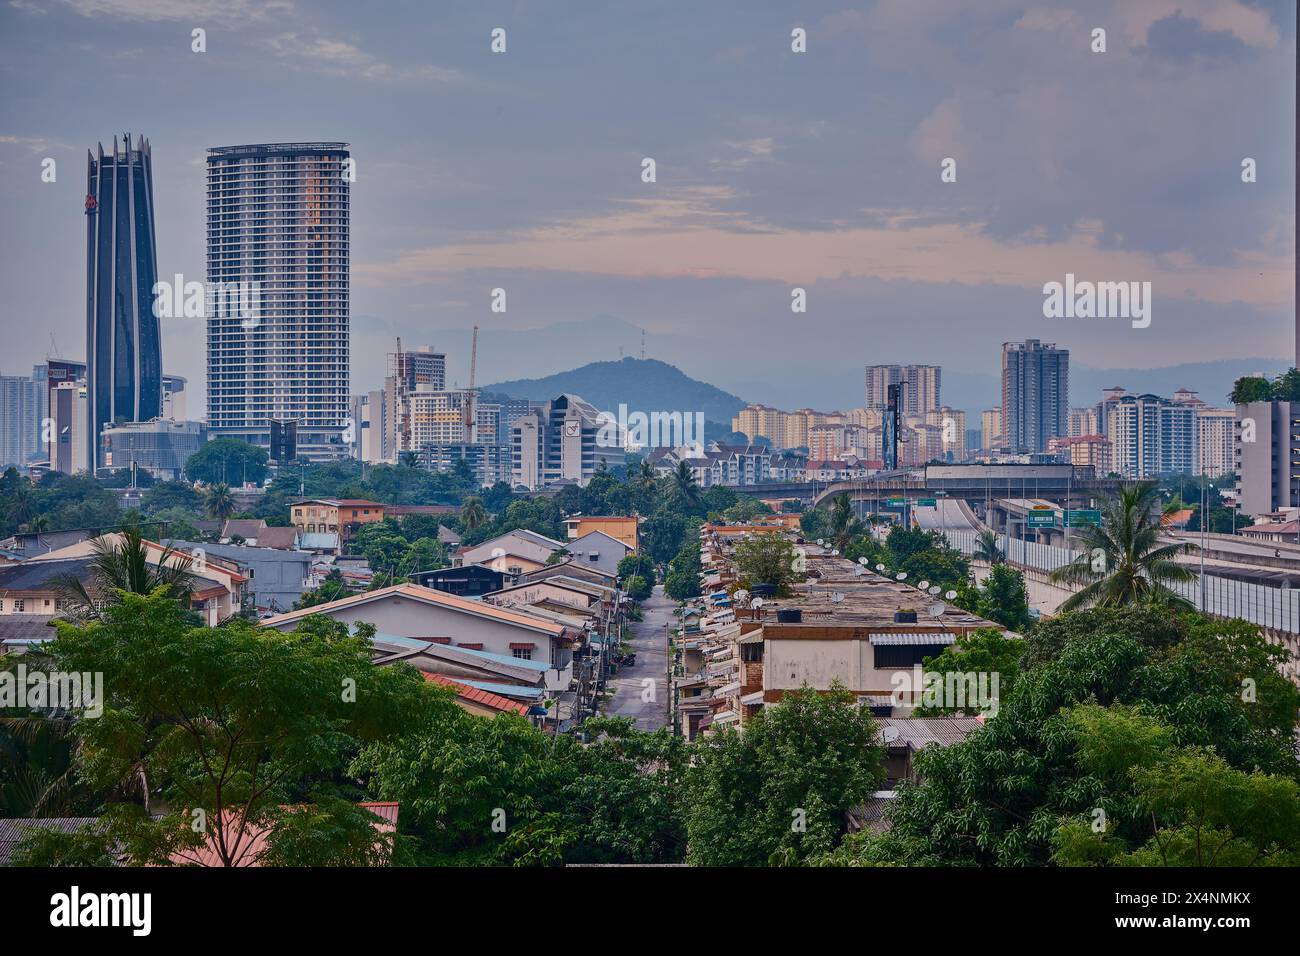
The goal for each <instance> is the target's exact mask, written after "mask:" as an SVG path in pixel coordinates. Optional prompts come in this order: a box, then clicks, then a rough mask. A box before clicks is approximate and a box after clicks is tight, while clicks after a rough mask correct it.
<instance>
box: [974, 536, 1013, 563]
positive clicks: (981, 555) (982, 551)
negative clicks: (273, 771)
mask: <svg viewBox="0 0 1300 956" xmlns="http://www.w3.org/2000/svg"><path fill="white" fill-rule="evenodd" d="M972 557H973V558H974V559H975V560H976V561H984V562H987V563H988V564H1001V563H1002V562H1003V561H1005V560H1006V555H1005V554H1003V553H1002V549H1001V548H1000V547H998V536H997V534H996V533H995V532H993V531H981V532H980V535H979V538H977V539H976V541H975V553H974V554H973V555H972Z"/></svg>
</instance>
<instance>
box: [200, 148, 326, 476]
mask: <svg viewBox="0 0 1300 956" xmlns="http://www.w3.org/2000/svg"><path fill="white" fill-rule="evenodd" d="M349 156H350V154H349V152H348V144H347V143H266V144H258V145H249V146H226V147H218V148H213V149H209V150H208V162H207V166H208V285H209V293H210V296H211V293H212V292H213V290H218V289H240V290H244V291H247V292H249V293H250V294H251V290H253V289H257V290H258V294H257V295H256V299H255V302H256V309H255V314H254V315H251V316H250V315H244V314H240V312H239V311H238V310H231V309H218V310H213V309H211V308H210V309H209V314H208V424H209V427H210V428H211V430H212V431H213V432H214V433H216V434H218V435H229V436H232V437H236V438H241V439H243V440H245V441H249V442H252V443H254V444H258V445H262V446H263V447H269V445H270V441H271V424H270V423H271V422H272V421H279V422H294V423H296V425H297V441H298V454H299V455H300V456H301V457H303V458H306V459H327V458H340V457H344V456H346V455H348V454H350V453H351V449H350V448H349V447H348V445H347V444H345V442H344V437H345V433H346V431H347V418H348V416H349V412H350V411H351V393H350V391H349V389H348V374H349V358H350V351H349V349H350V340H351V323H350V315H351V312H350V282H349V263H350V259H351V247H350V230H351V227H350V221H351V208H350V178H349V176H348V175H347V171H348V169H349V168H350V166H349V162H350V159H349Z"/></svg>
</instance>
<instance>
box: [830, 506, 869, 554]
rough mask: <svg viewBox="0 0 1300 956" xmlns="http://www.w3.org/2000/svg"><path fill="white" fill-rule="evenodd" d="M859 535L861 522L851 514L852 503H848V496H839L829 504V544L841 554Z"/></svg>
mask: <svg viewBox="0 0 1300 956" xmlns="http://www.w3.org/2000/svg"><path fill="white" fill-rule="evenodd" d="M860 534H862V522H861V521H859V520H858V518H857V515H855V514H854V513H853V503H852V502H850V501H849V496H848V495H839V496H838V497H837V498H836V499H835V501H834V502H833V503H832V504H831V524H830V539H831V543H832V544H833V545H834V547H835V549H836V550H837V551H839V552H841V553H843V552H844V551H846V550H848V547H849V545H850V544H851V543H852V541H853V539H854V538H856V537H858V536H859V535H860Z"/></svg>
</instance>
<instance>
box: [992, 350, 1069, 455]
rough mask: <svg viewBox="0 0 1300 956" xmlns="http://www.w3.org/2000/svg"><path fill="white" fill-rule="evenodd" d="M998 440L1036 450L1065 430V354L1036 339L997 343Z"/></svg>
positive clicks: (1009, 448) (1062, 435) (1022, 450)
mask: <svg viewBox="0 0 1300 956" xmlns="http://www.w3.org/2000/svg"><path fill="white" fill-rule="evenodd" d="M1002 429H1003V431H1002V444H1003V445H1004V446H1005V447H1006V449H1007V451H1010V452H1012V453H1014V454H1024V453H1026V452H1041V451H1043V450H1045V449H1046V448H1047V440H1048V439H1049V438H1065V437H1067V436H1068V435H1069V433H1070V352H1069V350H1068V349H1058V348H1057V347H1056V346H1055V345H1044V344H1043V343H1042V342H1040V341H1038V339H1028V340H1026V341H1024V342H1004V343H1002Z"/></svg>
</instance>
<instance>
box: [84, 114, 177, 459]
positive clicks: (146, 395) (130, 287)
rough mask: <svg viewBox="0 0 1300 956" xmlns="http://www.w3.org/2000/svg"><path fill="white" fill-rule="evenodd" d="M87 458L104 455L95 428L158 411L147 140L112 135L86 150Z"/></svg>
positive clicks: (136, 419) (147, 417) (159, 353)
mask: <svg viewBox="0 0 1300 956" xmlns="http://www.w3.org/2000/svg"><path fill="white" fill-rule="evenodd" d="M85 205H86V395H87V399H88V401H87V406H88V407H87V415H88V423H87V425H88V427H87V429H86V441H87V443H88V446H89V447H88V448H87V449H86V451H87V459H86V460H87V462H89V463H90V467H91V469H92V471H93V469H94V468H96V467H98V466H99V465H100V463H101V462H102V460H103V454H102V449H101V448H100V432H101V431H102V430H103V428H104V427H105V426H109V425H113V424H115V423H120V422H147V421H150V420H151V419H154V418H157V417H158V416H159V415H161V414H162V343H161V339H160V335H159V329H158V318H157V316H155V315H154V310H153V300H154V295H153V287H154V283H155V282H156V281H157V277H158V257H157V248H156V242H155V238H154V207H153V159H152V157H151V155H150V151H149V141H148V140H147V139H145V138H143V137H140V138H138V139H136V140H132V138H131V136H130V134H123V137H122V139H121V141H120V142H119V140H118V138H117V137H116V136H115V137H113V148H112V151H111V152H110V153H108V154H105V152H104V146H103V144H102V143H101V144H99V146H98V148H97V150H96V152H95V153H91V152H89V151H87V154H86V204H85Z"/></svg>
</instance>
